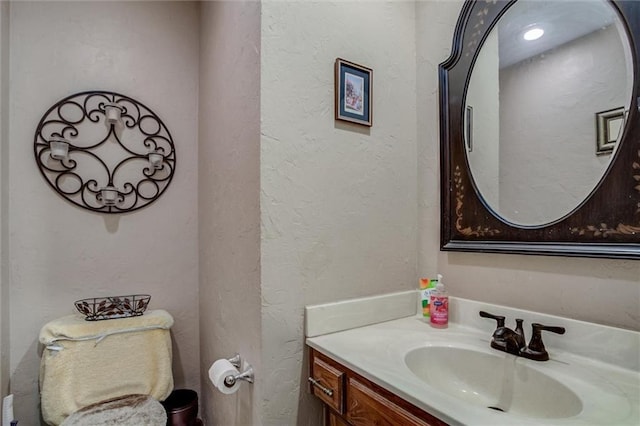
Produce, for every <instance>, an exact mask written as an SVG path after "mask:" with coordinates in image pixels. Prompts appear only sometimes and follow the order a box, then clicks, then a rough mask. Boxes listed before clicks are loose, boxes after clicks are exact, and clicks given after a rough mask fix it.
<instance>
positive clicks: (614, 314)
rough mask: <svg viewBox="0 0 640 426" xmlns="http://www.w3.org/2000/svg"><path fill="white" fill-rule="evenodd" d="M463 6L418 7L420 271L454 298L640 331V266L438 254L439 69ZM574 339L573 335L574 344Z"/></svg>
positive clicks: (628, 262)
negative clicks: (437, 277) (439, 279)
mask: <svg viewBox="0 0 640 426" xmlns="http://www.w3.org/2000/svg"><path fill="white" fill-rule="evenodd" d="M461 7H462V1H447V2H440V1H435V2H426V1H424V2H422V1H421V2H418V3H417V8H416V20H417V21H416V28H418V31H417V49H418V56H417V57H418V63H417V69H418V75H419V76H420V79H419V84H418V109H417V110H418V116H419V117H425V118H424V120H420V121H419V125H418V141H419V142H418V146H419V151H420V155H419V176H420V179H419V181H420V182H421V186H420V189H419V203H420V211H419V229H420V246H419V247H420V249H419V253H418V262H419V263H418V265H419V266H418V271H419V272H420V274H421V275H428V276H433V275H434V274H435V273H436V271H437V272H440V273H442V274H443V275H444V277H445V282H446V283H447V288H448V290H449V291H450V293H451V294H452V295H454V296H459V297H466V298H470V299H476V300H480V301H487V302H491V303H497V304H504V305H509V306H513V307H516V308H522V309H530V310H533V311H540V312H544V313H548V314H552V315H561V316H566V317H569V318H574V319H579V320H584V321H592V322H596V323H601V324H607V325H613V326H619V327H624V328H629V329H633V330H640V261H631V260H606V259H581V258H562V257H544V256H520V255H506V254H481V253H478V254H474V253H451V252H439V217H440V206H439V203H438V200H439V180H438V178H437V176H438V174H439V169H438V164H439V163H438V158H439V157H438V155H439V151H438V143H439V138H438V133H437V132H438V99H437V97H436V94H437V88H438V75H437V70H438V69H437V65H438V63H440V62H442V61H444V60H445V59H447V57H448V56H449V53H450V51H451V41H452V39H453V30H454V27H455V24H456V21H457V18H458V14H459V12H460V8H461ZM568 337H569V336H567V338H568Z"/></svg>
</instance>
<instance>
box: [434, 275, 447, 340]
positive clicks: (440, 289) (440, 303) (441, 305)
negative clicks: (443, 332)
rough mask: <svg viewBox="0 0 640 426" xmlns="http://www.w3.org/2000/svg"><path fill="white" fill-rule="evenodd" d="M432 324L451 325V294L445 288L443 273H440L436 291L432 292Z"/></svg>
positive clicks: (435, 325) (441, 326) (439, 326)
mask: <svg viewBox="0 0 640 426" xmlns="http://www.w3.org/2000/svg"><path fill="white" fill-rule="evenodd" d="M430 302H431V303H429V304H430V305H431V307H430V311H431V312H430V313H431V326H432V327H436V328H447V327H448V325H449V295H448V294H447V292H446V291H445V290H444V283H443V282H442V275H440V274H438V284H436V289H435V291H432V292H431V300H430Z"/></svg>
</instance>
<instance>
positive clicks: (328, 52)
mask: <svg viewBox="0 0 640 426" xmlns="http://www.w3.org/2000/svg"><path fill="white" fill-rule="evenodd" d="M414 10H415V6H414V4H413V3H412V2H396V1H388V2H383V1H380V2H342V1H335V2H332V1H317V2H282V1H264V2H263V3H262V57H261V69H262V72H261V74H262V75H261V79H262V82H261V99H260V102H261V116H262V138H261V164H260V173H261V209H262V212H261V222H262V247H261V251H262V253H261V259H262V330H263V331H262V353H263V364H262V371H263V375H262V377H261V380H260V382H259V386H261V387H262V389H263V395H264V400H263V402H262V405H263V409H262V423H263V424H265V425H291V424H296V423H297V424H311V425H313V424H320V420H319V419H320V417H319V416H320V413H319V410H318V404H317V402H316V401H314V402H311V401H310V397H309V395H308V393H307V391H306V388H307V384H306V377H307V372H308V371H307V364H306V362H305V361H306V358H305V354H304V351H303V347H304V330H303V307H304V306H305V305H307V304H313V303H320V302H326V301H333V300H339V299H345V298H351V297H356V296H365V295H372V294H379V293H385V292H391V291H398V290H406V289H410V288H415V286H416V283H417V279H416V269H415V268H416V244H417V243H416V238H417V227H416V217H417V205H416V185H417V175H416V173H417V170H416V160H415V158H416V152H417V146H416V113H415V102H416V94H415V93H416V76H415V28H414ZM337 57H342V58H344V59H347V60H350V61H353V62H356V63H359V64H362V65H365V66H368V67H370V68H372V69H373V70H374V71H373V123H374V124H373V127H372V128H366V127H361V126H357V125H352V124H346V123H343V122H336V121H335V120H334V97H333V96H334V90H333V87H334V77H333V63H334V61H335V59H336V58H337Z"/></svg>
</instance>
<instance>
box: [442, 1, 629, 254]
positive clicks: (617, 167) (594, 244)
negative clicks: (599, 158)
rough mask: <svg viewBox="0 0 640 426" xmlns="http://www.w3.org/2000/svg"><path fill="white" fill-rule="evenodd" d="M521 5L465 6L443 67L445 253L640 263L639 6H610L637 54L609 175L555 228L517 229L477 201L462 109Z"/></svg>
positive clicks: (617, 3) (471, 3)
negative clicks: (487, 46)
mask: <svg viewBox="0 0 640 426" xmlns="http://www.w3.org/2000/svg"><path fill="white" fill-rule="evenodd" d="M515 1H517V0H510V1H497V2H495V3H494V2H488V1H475V0H467V2H466V3H465V4H464V6H463V7H462V12H461V13H460V17H459V18H458V23H457V26H456V29H455V34H454V39H453V48H452V53H451V56H450V57H449V59H447V60H446V61H445V62H443V63H442V64H440V67H439V77H440V149H441V153H440V170H441V209H442V218H441V233H440V238H441V249H442V250H451V251H471V252H503V253H518V254H543V255H558V256H583V257H604V258H626V259H640V111H639V108H640V106H639V103H640V100H639V98H638V96H640V94H639V88H640V76H639V72H640V71H639V70H640V64H639V58H640V50H639V49H640V2H636V1H611V4H612V6H613V7H614V8H615V9H616V10H617V11H618V13H619V16H620V17H621V19H622V21H623V23H624V25H625V26H626V29H627V35H628V36H629V44H630V46H631V50H632V53H633V63H634V71H633V72H634V79H633V97H632V102H631V105H630V108H629V109H630V111H629V116H628V122H627V125H626V127H625V130H624V134H623V136H622V139H621V141H620V146H619V147H618V149H617V151H616V153H615V157H614V158H613V160H612V162H611V164H610V166H609V169H608V171H607V172H606V173H605V176H604V177H603V178H602V180H601V181H600V183H599V184H598V185H597V187H596V188H595V189H594V190H593V191H592V192H591V194H590V195H589V196H588V197H587V198H586V200H584V201H583V202H582V204H580V205H579V206H578V207H577V208H576V209H575V210H574V211H573V212H571V213H570V214H569V215H567V216H565V217H563V218H561V219H560V220H557V221H555V222H553V223H551V224H548V225H544V226H536V227H525V226H515V225H512V224H509V223H507V222H506V221H504V220H502V219H500V218H499V217H498V216H497V215H496V214H495V213H494V212H493V211H492V210H491V209H490V208H489V207H488V206H487V204H486V203H485V201H484V200H483V199H482V197H481V196H480V195H479V193H478V190H477V188H476V187H475V184H474V182H473V179H472V178H471V172H470V168H469V163H468V160H467V156H466V154H465V146H464V136H463V134H464V132H463V124H464V116H463V114H464V109H465V99H466V90H467V85H468V84H469V79H470V76H471V71H472V68H473V64H474V62H475V59H476V57H477V54H478V51H479V50H480V48H481V47H482V45H483V43H484V40H485V38H486V37H487V35H488V34H489V32H490V31H491V29H492V28H493V27H494V26H495V24H496V22H497V21H498V20H499V19H500V17H501V16H502V15H503V14H504V13H505V11H506V10H507V9H508V8H509V7H510V6H511V5H512V4H513V3H515Z"/></svg>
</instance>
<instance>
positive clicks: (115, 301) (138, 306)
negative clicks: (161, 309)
mask: <svg viewBox="0 0 640 426" xmlns="http://www.w3.org/2000/svg"><path fill="white" fill-rule="evenodd" d="M149 300H151V296H150V295H148V294H134V295H131V296H111V297H94V298H90V299H82V300H76V301H75V303H74V304H75V305H76V309H77V310H78V311H79V312H80V313H81V314H82V315H84V316H85V320H87V321H100V320H108V319H115V318H128V317H137V316H140V315H142V313H143V312H144V311H145V310H146V309H147V306H149Z"/></svg>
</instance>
